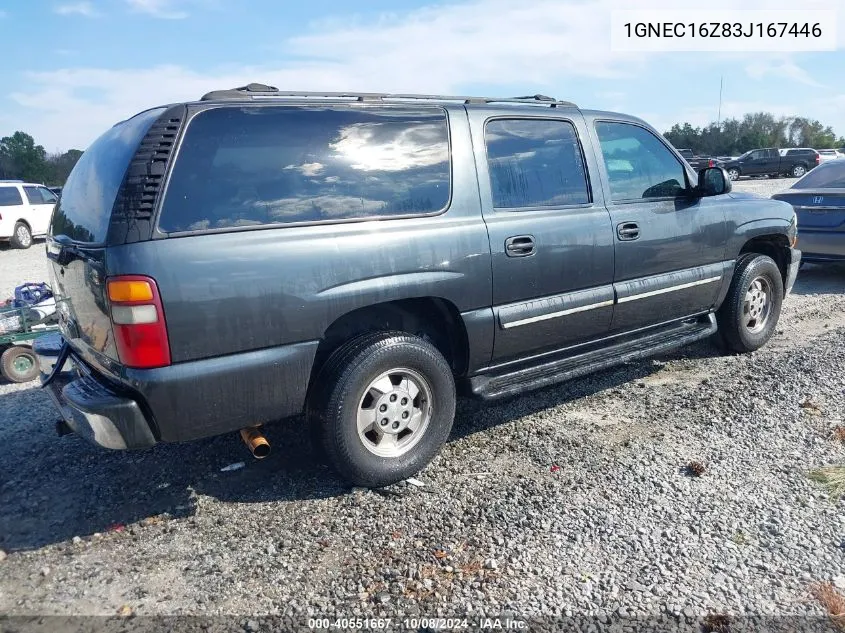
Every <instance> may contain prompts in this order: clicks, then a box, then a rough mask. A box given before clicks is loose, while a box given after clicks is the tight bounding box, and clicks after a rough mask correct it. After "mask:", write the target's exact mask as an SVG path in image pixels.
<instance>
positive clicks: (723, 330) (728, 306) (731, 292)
mask: <svg viewBox="0 0 845 633" xmlns="http://www.w3.org/2000/svg"><path fill="white" fill-rule="evenodd" d="M759 280H762V281H761V282H760V283H761V286H763V290H762V291H758V290H757V288H756V287H755V288H752V283H755V282H758V281H759ZM759 292H763V294H764V295H765V305H766V306H768V307H767V308H765V310H766V313H765V315H763V316H761V317H760V318H754V311H755V310H757V309H759V305H758V304H756V303H755V302H752V304H753V305H752V307H751V311H749V306H748V302H747V298H748V296H749V295H750V294H754V293H757V294H755V297H759ZM782 304H783V278H782V277H781V274H780V269H778V267H777V264H775V262H774V261H773V260H772V259H771V258H770V257H767V256H766V255H758V254H756V253H747V254H745V255H742V256H741V257H740V258H739V259H738V260H737V263H736V268H735V270H734V275H733V279H731V285H730V288H729V289H728V295H727V296H726V297H725V301H724V302H723V303H722V305H721V307H720V308H719V310H718V312H717V313H716V322H717V324H718V327H719V334H720V337H721V340H722V342H723V343H724V345H725V347H727V348H728V349H729V350H732V351H734V352H740V353H745V352H753V351H754V350H757V349H760V348H761V347H763V345H765V344H766V343H767V342H768V340H769V339H770V338H771V337H772V334H773V333H774V331H775V328H776V327H777V323H778V318H780V310H781V305H782Z"/></svg>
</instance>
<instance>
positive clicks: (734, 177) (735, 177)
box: [728, 167, 740, 180]
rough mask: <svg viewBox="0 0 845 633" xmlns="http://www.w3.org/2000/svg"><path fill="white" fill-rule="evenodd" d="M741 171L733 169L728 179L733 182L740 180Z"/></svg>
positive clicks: (729, 172)
mask: <svg viewBox="0 0 845 633" xmlns="http://www.w3.org/2000/svg"><path fill="white" fill-rule="evenodd" d="M739 176H740V174H739V170H738V169H737V168H736V167H732V168H731V169H729V170H728V178H730V179H731V180H739Z"/></svg>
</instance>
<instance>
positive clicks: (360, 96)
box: [200, 83, 578, 108]
mask: <svg viewBox="0 0 845 633" xmlns="http://www.w3.org/2000/svg"><path fill="white" fill-rule="evenodd" d="M244 98H248V99H280V98H281V99H284V98H287V99H297V98H299V99H336V100H349V101H362V102H363V101H377V102H378V101H381V102H384V101H417V100H419V101H456V102H462V103H464V104H467V105H469V104H488V103H520V104H523V105H524V104H529V105H542V106H548V107H550V108H555V107H557V106H566V107H576V108H577V107H578V106H576V105H575V104H574V103H572V102H571V101H558V100H557V99H555V98H554V97H548V96H546V95H532V96H527V97H466V96H455V95H425V94H397V93H389V92H303V91H281V90H279V89H278V88H276V87H275V86H268V85H265V84H256V83H251V84H247V85H246V86H241V87H240V88H232V89H231V90H214V91H212V92H209V93H207V94H205V95H203V96H202V98H201V99H200V100H201V101H224V100H231V99H244Z"/></svg>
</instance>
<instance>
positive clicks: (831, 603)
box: [810, 582, 845, 628]
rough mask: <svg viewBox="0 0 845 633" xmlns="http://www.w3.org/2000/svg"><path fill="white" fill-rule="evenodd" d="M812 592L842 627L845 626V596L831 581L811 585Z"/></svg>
mask: <svg viewBox="0 0 845 633" xmlns="http://www.w3.org/2000/svg"><path fill="white" fill-rule="evenodd" d="M810 593H811V594H812V595H813V597H814V598H815V599H816V600H818V602H819V604H821V605H822V607H823V608H824V610H825V611H827V613H828V615H830V617H831V619H832V620H833V621H834V622H835V623H836V624H837V625H838V626H839V627H840V628H842V627H845V596H843V595H842V594H841V593H839V592H838V591H837V590H836V587H834V586H833V585H832V584H830V583H829V582H817V583H815V584H814V585H812V586H811V587H810Z"/></svg>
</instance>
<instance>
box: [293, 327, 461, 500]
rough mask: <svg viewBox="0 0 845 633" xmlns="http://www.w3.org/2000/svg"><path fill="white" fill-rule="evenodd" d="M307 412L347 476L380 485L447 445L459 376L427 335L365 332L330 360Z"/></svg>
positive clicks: (419, 466)
mask: <svg viewBox="0 0 845 633" xmlns="http://www.w3.org/2000/svg"><path fill="white" fill-rule="evenodd" d="M306 414H307V417H308V422H309V424H310V425H312V428H313V430H314V438H315V440H316V441H317V443H318V446H317V448H322V449H323V451H324V452H325V454H326V456H327V458H328V460H329V463H330V464H331V465H332V466H333V467H334V469H335V470H336V471H337V472H338V473H339V474H340V475H341V477H343V478H344V479H346V480H347V481H348V482H350V483H352V484H354V485H358V486H366V487H372V488H378V487H381V486H387V485H390V484H393V483H396V482H399V481H402V480H403V479H407V478H408V477H410V476H412V475H414V474H415V473H417V472H419V471H420V470H421V469H422V468H424V467H425V466H426V465H427V464H428V463H429V462H430V461H431V460H432V459H433V458H434V456H435V455H436V454H437V453H438V452H439V451H440V449H441V447H442V446H443V444H444V443H445V442H446V440H447V439H448V437H449V433H450V432H451V430H452V423H453V421H454V418H455V381H454V377H453V376H452V370H451V368H450V367H449V363H448V362H447V361H446V359H445V358H444V357H443V355H442V354H441V353H440V352H439V351H438V349H437V348H436V347H434V346H433V345H432V344H430V343H428V342H427V341H425V340H423V339H421V338H419V337H416V336H411V335H409V334H405V333H403V332H377V333H372V334H364V335H362V336H359V337H356V338H354V339H352V340H351V341H349V342H347V343H346V344H344V345H343V346H341V347H340V348H339V349H338V350H337V351H335V352H334V353H333V354H332V355H331V356H330V357H329V359H328V360H327V361H326V364H325V366H324V367H323V369H322V370H321V371H320V372H319V373H318V375H317V376H316V378H315V379H314V383H313V385H312V388H311V392H310V394H309V397H308V406H307V410H306Z"/></svg>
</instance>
